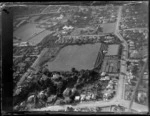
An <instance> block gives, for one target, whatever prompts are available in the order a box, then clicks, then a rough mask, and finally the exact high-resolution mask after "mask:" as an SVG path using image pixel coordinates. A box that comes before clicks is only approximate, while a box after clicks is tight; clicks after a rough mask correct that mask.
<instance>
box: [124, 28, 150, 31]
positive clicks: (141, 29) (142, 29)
mask: <svg viewBox="0 0 150 116" xmlns="http://www.w3.org/2000/svg"><path fill="white" fill-rule="evenodd" d="M124 30H133V31H134V30H139V31H144V30H147V31H148V28H129V29H124Z"/></svg>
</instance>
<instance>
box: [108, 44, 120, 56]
mask: <svg viewBox="0 0 150 116" xmlns="http://www.w3.org/2000/svg"><path fill="white" fill-rule="evenodd" d="M119 46H120V45H119V44H112V45H109V46H108V52H107V53H106V55H118V53H119Z"/></svg>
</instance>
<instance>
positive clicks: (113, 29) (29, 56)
mask: <svg viewBox="0 0 150 116" xmlns="http://www.w3.org/2000/svg"><path fill="white" fill-rule="evenodd" d="M148 7H149V6H148V4H147V3H146V2H134V3H130V2H129V3H126V2H125V3H124V4H123V3H122V4H104V5H94V6H92V5H79V6H76V5H35V6H34V7H33V5H28V6H26V7H21V6H18V7H15V8H14V11H13V12H14V19H13V20H14V22H13V27H14V32H13V71H14V72H13V80H14V81H13V84H14V88H13V91H14V92H13V99H14V101H13V104H14V108H13V109H14V111H60V112H65V111H71V112H99V113H100V112H132V113H138V112H140V113H147V112H148V105H149V104H148V100H149V99H148V96H149V92H148V85H149V81H148V79H149V73H148V71H149V70H148V31H149V30H148Z"/></svg>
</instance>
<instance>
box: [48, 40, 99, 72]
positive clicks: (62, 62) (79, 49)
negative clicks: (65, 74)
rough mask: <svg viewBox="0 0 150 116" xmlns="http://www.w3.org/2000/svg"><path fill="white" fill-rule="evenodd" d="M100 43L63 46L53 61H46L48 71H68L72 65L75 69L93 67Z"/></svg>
mask: <svg viewBox="0 0 150 116" xmlns="http://www.w3.org/2000/svg"><path fill="white" fill-rule="evenodd" d="M100 45H101V44H100V43H96V44H86V45H81V46H78V45H73V46H67V47H65V48H63V49H62V50H61V51H60V52H59V54H58V55H57V57H56V59H55V60H54V61H53V62H48V63H47V64H48V68H49V69H50V71H68V70H71V68H72V67H75V68H76V69H77V70H81V69H93V68H94V64H95V61H96V58H97V55H98V52H99V49H100Z"/></svg>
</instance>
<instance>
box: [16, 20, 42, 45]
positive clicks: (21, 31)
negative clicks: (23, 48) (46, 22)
mask: <svg viewBox="0 0 150 116" xmlns="http://www.w3.org/2000/svg"><path fill="white" fill-rule="evenodd" d="M43 30H44V29H42V28H37V27H36V24H31V23H27V24H25V25H23V26H21V27H19V28H18V29H17V30H15V31H14V37H19V38H20V39H21V40H22V42H25V41H27V40H28V39H30V38H31V37H32V36H34V35H35V34H36V33H39V32H42V31H43Z"/></svg>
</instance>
